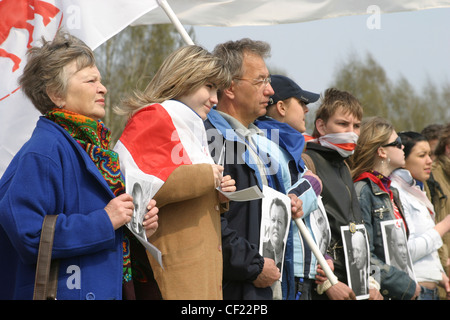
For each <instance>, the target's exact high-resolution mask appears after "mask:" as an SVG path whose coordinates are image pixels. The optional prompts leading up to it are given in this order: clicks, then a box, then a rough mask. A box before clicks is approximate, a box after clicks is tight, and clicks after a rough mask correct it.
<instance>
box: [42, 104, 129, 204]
mask: <svg viewBox="0 0 450 320" xmlns="http://www.w3.org/2000/svg"><path fill="white" fill-rule="evenodd" d="M45 117H46V118H47V119H50V120H52V121H53V122H55V123H57V124H59V125H60V126H61V127H63V128H64V129H65V130H66V131H67V132H68V133H69V134H70V135H71V136H72V138H74V139H75V140H76V141H77V142H78V144H79V145H80V146H81V147H82V148H83V149H84V150H85V151H86V153H87V154H88V156H89V158H91V160H92V161H93V162H94V164H95V165H96V166H97V169H98V171H99V172H100V173H101V175H102V176H103V178H105V180H106V182H107V183H108V185H109V188H110V189H111V191H112V192H113V193H114V195H115V196H116V197H117V196H118V195H120V194H122V193H123V192H125V183H124V180H123V177H122V174H121V172H120V165H119V155H118V154H117V153H116V152H114V151H112V150H109V149H108V147H109V141H110V136H111V132H110V131H109V129H108V128H107V127H106V126H105V124H104V123H103V122H102V121H101V120H98V121H95V120H93V119H91V118H88V117H86V116H83V115H81V114H77V113H75V112H71V111H67V110H60V109H54V110H52V111H49V112H47V114H46V115H45Z"/></svg>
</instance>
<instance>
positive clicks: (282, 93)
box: [269, 74, 320, 105]
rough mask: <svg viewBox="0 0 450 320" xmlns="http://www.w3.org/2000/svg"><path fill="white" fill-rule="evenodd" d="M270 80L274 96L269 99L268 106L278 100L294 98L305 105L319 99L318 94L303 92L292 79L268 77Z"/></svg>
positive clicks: (278, 76)
mask: <svg viewBox="0 0 450 320" xmlns="http://www.w3.org/2000/svg"><path fill="white" fill-rule="evenodd" d="M270 78H271V79H272V81H271V83H270V85H271V86H272V88H273V91H274V92H275V94H274V95H273V96H271V97H270V100H269V105H272V104H275V103H277V102H278V101H280V100H286V99H289V98H292V97H296V98H297V99H299V100H300V101H303V102H304V103H305V104H308V103H312V102H316V101H317V100H319V98H320V94H317V93H313V92H309V91H305V90H303V89H302V88H300V86H299V85H298V84H296V83H295V82H294V81H293V80H292V79H290V78H288V77H286V76H282V75H278V74H275V75H270Z"/></svg>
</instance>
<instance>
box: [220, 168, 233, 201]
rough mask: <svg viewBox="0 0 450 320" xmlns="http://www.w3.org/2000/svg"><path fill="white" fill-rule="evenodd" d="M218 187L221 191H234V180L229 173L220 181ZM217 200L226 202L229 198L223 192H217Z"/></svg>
mask: <svg viewBox="0 0 450 320" xmlns="http://www.w3.org/2000/svg"><path fill="white" fill-rule="evenodd" d="M220 189H221V190H222V191H223V192H234V191H236V181H235V180H234V179H231V176H230V175H226V176H225V177H223V178H222V181H221V182H220ZM219 201H220V203H225V202H228V201H229V199H228V198H227V197H226V196H225V195H224V194H222V193H221V192H219Z"/></svg>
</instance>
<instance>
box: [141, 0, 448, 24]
mask: <svg viewBox="0 0 450 320" xmlns="http://www.w3.org/2000/svg"><path fill="white" fill-rule="evenodd" d="M167 2H168V3H169V5H170V7H171V8H172V10H173V11H174V13H175V14H176V16H177V17H178V19H179V20H180V22H181V23H182V24H183V25H193V26H220V27H223V26H224V27H232V26H251V25H253V26H257V25H275V24H282V23H298V22H304V21H311V20H319V19H327V18H335V17H341V16H350V15H363V14H370V13H371V10H373V9H376V10H377V12H378V10H379V13H390V12H401V11H415V10H424V9H432V8H444V7H450V1H449V0H359V1H354V0H327V1H324V0H319V1H318V0H209V1H205V0H168V1H167ZM156 23H170V20H169V18H168V17H167V15H165V14H164V12H163V11H162V9H161V8H158V9H156V10H153V11H152V12H149V13H147V14H146V15H143V16H142V17H141V18H139V19H138V20H136V21H135V22H133V25H138V24H156Z"/></svg>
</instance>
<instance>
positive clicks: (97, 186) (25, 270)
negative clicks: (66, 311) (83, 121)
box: [0, 117, 123, 300]
mask: <svg viewBox="0 0 450 320" xmlns="http://www.w3.org/2000/svg"><path fill="white" fill-rule="evenodd" d="M113 197H114V195H113V193H112V192H111V190H110V189H109V187H108V185H107V183H106V181H105V180H104V178H103V177H102V175H101V174H100V173H99V171H98V169H97V167H96V166H95V164H94V163H93V162H92V160H91V159H90V158H89V157H88V155H87V153H86V152H85V151H84V150H83V149H82V148H81V147H80V146H79V145H78V143H77V142H76V141H75V140H74V139H73V138H72V137H71V136H70V135H69V134H68V133H67V132H66V131H65V130H64V129H63V128H62V127H60V126H59V125H57V124H55V123H54V122H52V121H50V120H48V119H46V118H44V117H41V118H40V119H39V120H38V122H37V126H36V128H35V130H34V132H33V135H32V137H31V138H30V140H29V141H28V142H27V143H26V144H25V145H24V146H23V147H22V149H21V150H20V151H19V152H18V153H17V155H16V156H15V157H14V158H13V160H12V161H11V163H10V165H9V167H8V168H7V170H6V172H5V173H4V174H3V176H2V178H1V180H0V208H1V209H0V244H1V245H0V256H1V257H2V258H1V260H0V299H32V297H33V286H34V280H35V279H34V278H35V268H36V260H37V255H38V246H39V240H40V232H41V227H42V222H43V219H44V216H45V215H47V214H58V215H59V216H58V219H57V222H56V229H55V238H54V245H53V258H58V259H60V261H61V262H60V269H59V276H58V292H57V298H58V299H75V300H83V299H121V298H122V273H123V253H122V229H121V228H119V229H118V230H116V231H115V230H114V228H113V226H112V223H111V220H110V219H109V217H108V215H107V213H106V211H105V210H104V207H105V206H106V204H107V203H108V202H109V201H110V200H111V199H112V198H113Z"/></svg>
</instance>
